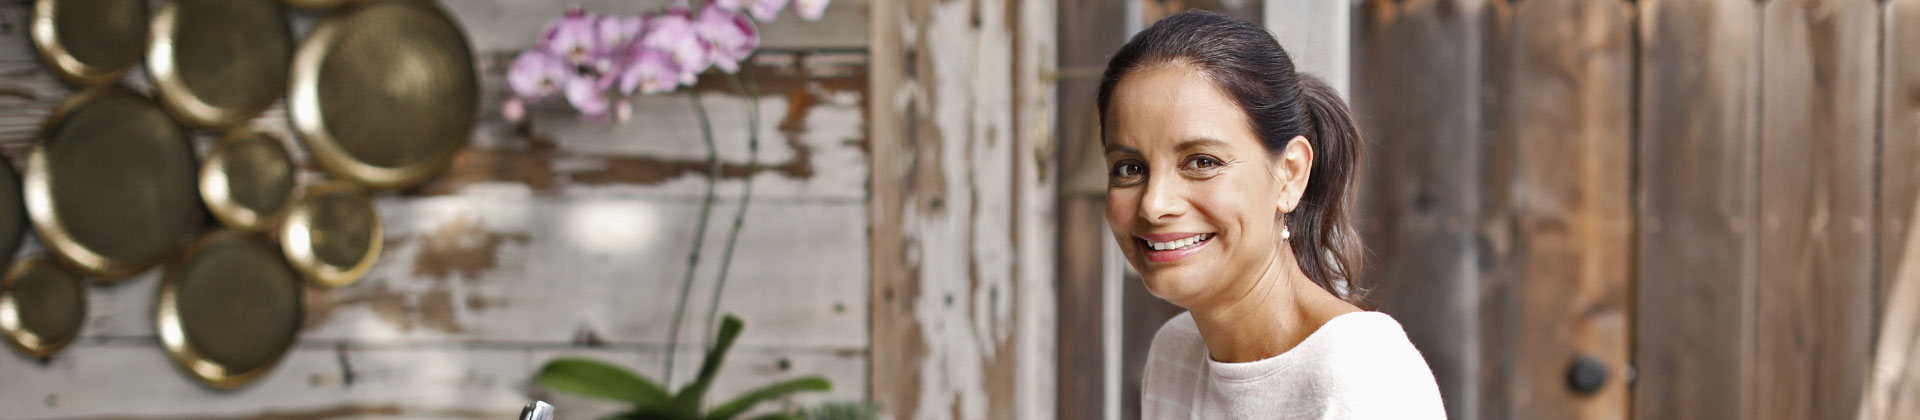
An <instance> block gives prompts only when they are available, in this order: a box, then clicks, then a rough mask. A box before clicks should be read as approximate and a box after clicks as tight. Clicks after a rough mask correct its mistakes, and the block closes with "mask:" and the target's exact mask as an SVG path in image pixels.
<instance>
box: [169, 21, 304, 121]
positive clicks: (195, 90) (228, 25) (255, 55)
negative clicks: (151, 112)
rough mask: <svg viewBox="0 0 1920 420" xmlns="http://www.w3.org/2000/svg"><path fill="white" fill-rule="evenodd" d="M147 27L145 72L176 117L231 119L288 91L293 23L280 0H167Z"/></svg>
mask: <svg viewBox="0 0 1920 420" xmlns="http://www.w3.org/2000/svg"><path fill="white" fill-rule="evenodd" d="M152 28H153V33H152V35H151V36H149V37H148V40H149V42H148V46H147V76H148V77H151V78H152V79H153V87H154V93H155V96H157V97H159V98H160V104H161V105H165V106H166V107H167V111H170V112H172V113H173V115H174V116H175V117H179V118H180V121H181V122H185V123H187V124H191V125H195V126H199V127H207V128H224V127H231V126H233V125H234V124H239V123H241V122H245V121H246V120H247V119H249V118H253V116H254V115H258V114H259V113H260V111H263V110H266V109H267V106H268V105H272V104H273V101H274V100H275V99H280V94H281V93H283V92H285V91H284V90H282V89H283V88H284V87H285V86H286V85H287V68H288V67H289V66H291V65H292V64H291V62H292V61H293V24H292V23H291V22H288V20H287V8H286V6H284V5H281V4H280V3H278V2H272V1H265V0H167V1H166V2H165V3H163V4H161V5H160V11H159V12H158V13H155V14H154V15H153V25H152Z"/></svg>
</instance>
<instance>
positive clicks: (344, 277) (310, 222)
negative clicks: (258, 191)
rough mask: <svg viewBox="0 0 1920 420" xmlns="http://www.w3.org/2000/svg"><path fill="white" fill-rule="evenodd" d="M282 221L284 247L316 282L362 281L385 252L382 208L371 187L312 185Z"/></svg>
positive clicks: (333, 284)
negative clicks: (369, 193) (375, 201)
mask: <svg viewBox="0 0 1920 420" xmlns="http://www.w3.org/2000/svg"><path fill="white" fill-rule="evenodd" d="M286 217H287V219H286V222H284V223H281V224H280V249H281V251H283V252H285V253H286V254H287V261H288V262H290V263H293V266H294V268H297V269H299V270H300V272H301V273H303V274H306V276H307V278H308V279H312V280H313V282H314V283H316V284H319V285H321V286H326V287H340V286H345V285H349V284H353V283H354V282H357V281H360V277H362V276H365V275H366V274H367V270H368V269H370V268H373V262H374V260H376V259H378V258H379V256H380V243H381V241H382V237H381V231H380V212H379V210H378V209H375V208H374V207H373V201H372V200H371V199H369V198H367V192H366V190H363V189H361V188H360V187H359V186H356V185H354V184H349V183H345V182H337V181H336V182H332V183H327V184H321V185H316V186H313V187H311V188H308V189H307V192H306V197H304V198H302V199H301V200H300V202H299V203H297V204H295V205H294V206H293V208H291V209H288V211H287V216H286Z"/></svg>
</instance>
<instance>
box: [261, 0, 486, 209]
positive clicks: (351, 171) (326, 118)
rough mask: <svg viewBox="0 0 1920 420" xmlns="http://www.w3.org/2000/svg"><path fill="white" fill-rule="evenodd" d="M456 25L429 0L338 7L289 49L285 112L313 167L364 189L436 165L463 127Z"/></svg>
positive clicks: (450, 153)
mask: <svg viewBox="0 0 1920 420" xmlns="http://www.w3.org/2000/svg"><path fill="white" fill-rule="evenodd" d="M473 63H474V62H473V53H472V51H471V49H469V47H468V45H467V40H466V36H465V35H464V34H463V33H462V32H461V30H460V26H459V25H457V24H455V23H454V22H453V20H452V19H450V18H448V17H447V15H446V13H445V12H442V11H441V10H440V9H439V8H438V7H436V6H434V5H433V3H432V2H429V1H423V0H390V1H381V2H373V3H366V4H359V5H354V6H351V7H346V8H343V9H341V10H340V11H337V12H334V13H332V14H331V15H329V16H327V17H326V18H325V19H324V20H322V21H321V22H320V23H319V24H317V25H315V26H314V28H313V32H312V33H311V34H309V35H308V36H307V40H306V41H305V42H304V43H303V44H301V45H300V50H299V51H298V52H296V53H295V54H294V58H293V76H292V81H291V83H292V85H291V89H290V90H289V91H288V92H287V111H288V113H289V114H290V115H289V119H290V120H291V122H292V123H293V128H294V133H295V134H297V135H298V137H299V138H300V141H301V142H302V143H304V144H305V145H306V148H307V151H309V152H311V153H312V154H313V157H314V160H315V161H318V162H319V163H320V166H321V167H323V168H326V170H327V171H329V172H332V173H333V174H334V175H336V176H338V177H340V178H343V179H347V180H351V181H354V182H357V183H360V184H361V185H364V186H366V187H368V188H372V189H392V188H405V187H409V186H413V185H418V184H420V183H421V182H425V181H426V180H427V179H429V178H432V177H433V176H434V175H438V174H439V173H440V172H441V171H444V170H446V168H447V165H449V164H450V163H451V162H452V160H453V157H454V154H455V153H458V152H459V151H460V148H461V147H464V146H466V144H467V138H468V136H469V135H470V134H471V133H472V132H473V124H474V118H475V117H476V115H477V113H478V112H479V111H478V110H479V98H480V96H479V79H478V78H477V77H476V75H475V69H474V64H473Z"/></svg>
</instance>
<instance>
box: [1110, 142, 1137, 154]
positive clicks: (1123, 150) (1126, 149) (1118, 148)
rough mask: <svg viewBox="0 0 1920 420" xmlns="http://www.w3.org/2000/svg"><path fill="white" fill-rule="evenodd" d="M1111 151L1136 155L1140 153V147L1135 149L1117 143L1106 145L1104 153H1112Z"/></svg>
mask: <svg viewBox="0 0 1920 420" xmlns="http://www.w3.org/2000/svg"><path fill="white" fill-rule="evenodd" d="M1113 152H1120V153H1129V154H1136V155H1137V154H1140V149H1135V148H1133V147H1131V146H1121V145H1118V144H1109V145H1107V151H1106V152H1105V153H1107V154H1112V153H1113Z"/></svg>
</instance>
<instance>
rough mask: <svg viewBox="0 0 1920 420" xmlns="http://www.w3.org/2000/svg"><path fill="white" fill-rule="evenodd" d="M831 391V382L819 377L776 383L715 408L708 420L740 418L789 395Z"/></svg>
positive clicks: (708, 415) (709, 413) (709, 414)
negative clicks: (751, 410) (742, 414)
mask: <svg viewBox="0 0 1920 420" xmlns="http://www.w3.org/2000/svg"><path fill="white" fill-rule="evenodd" d="M831 390H833V384H832V383H830V382H827V380H826V378H821V377H818V376H810V377H805V378H799V379H793V380H788V381H784V382H780V383H775V384H773V385H767V386H764V387H760V389H756V390H753V391H749V392H747V393H746V394H742V395H740V396H739V397H736V398H734V399H733V401H727V402H726V403H725V404H720V406H719V407H715V408H714V409H713V411H711V412H708V414H707V420H732V419H733V417H734V416H738V415H740V413H744V412H746V411H747V409H749V408H753V405H754V404H759V403H761V402H763V401H767V400H771V399H775V398H780V397H784V396H787V395H791V394H794V393H800V392H820V391H831Z"/></svg>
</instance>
